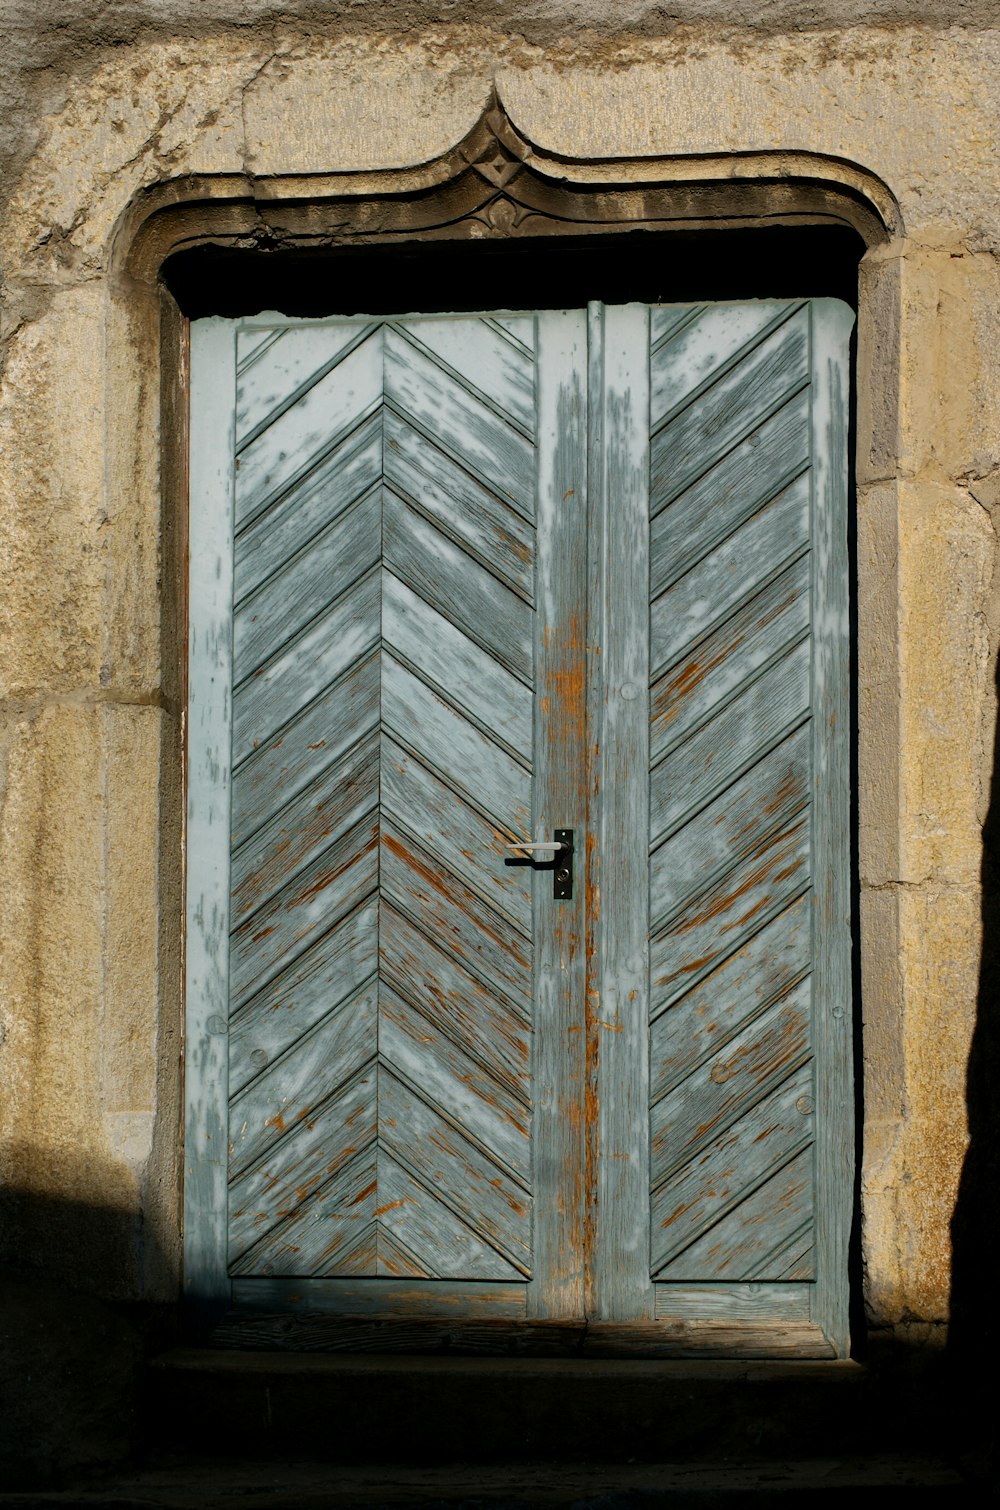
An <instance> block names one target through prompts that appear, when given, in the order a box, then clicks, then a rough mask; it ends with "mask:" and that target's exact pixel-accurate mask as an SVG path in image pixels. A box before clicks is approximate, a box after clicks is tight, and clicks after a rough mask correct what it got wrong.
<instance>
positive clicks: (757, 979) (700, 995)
mask: <svg viewBox="0 0 1000 1510" xmlns="http://www.w3.org/2000/svg"><path fill="white" fill-rule="evenodd" d="M811 910H812V909H811V904H810V898H809V897H808V895H807V896H804V897H800V898H799V900H798V901H797V902H793V903H792V905H791V906H790V907H788V908H786V910H785V911H784V912H782V913H780V914H779V915H778V916H777V917H776V918H773V919H772V920H771V922H770V923H768V924H767V925H766V926H765V927H764V928H762V929H761V930H760V932H759V933H755V934H754V935H753V937H752V938H750V939H748V940H747V942H746V943H745V944H744V945H743V947H742V948H741V949H737V950H736V952H735V954H730V955H729V956H728V958H726V959H725V960H724V961H723V963H722V964H721V965H719V966H718V967H717V968H716V969H715V970H713V971H712V972H711V974H709V975H706V976H704V977H703V978H702V979H701V980H700V981H699V982H698V984H697V985H696V986H694V987H693V989H691V990H686V987H687V984H688V982H687V981H685V982H684V984H683V986H682V988H681V992H680V993H678V994H677V996H676V999H675V1000H674V1004H673V1005H672V1006H670V1007H669V1009H668V1010H666V1009H665V1003H664V998H663V995H662V994H660V995H658V994H657V993H656V992H655V991H654V993H653V1012H654V1016H653V1021H652V1023H651V1025H650V1062H651V1066H652V1074H651V1076H650V1096H651V1098H652V1099H653V1100H654V1101H655V1100H659V1098H660V1097H661V1096H663V1095H665V1094H666V1093H667V1091H669V1090H670V1089H672V1087H673V1086H675V1085H677V1084H678V1083H679V1082H680V1081H681V1080H683V1079H684V1078H685V1077H686V1076H687V1075H689V1074H690V1073H691V1071H692V1070H693V1069H695V1068H696V1066H697V1065H699V1064H700V1063H701V1062H702V1061H703V1060H706V1059H708V1058H709V1057H710V1055H711V1054H713V1053H715V1052H716V1051H718V1050H721V1049H722V1047H723V1046H724V1045H725V1044H726V1043H728V1042H729V1040H730V1039H731V1038H732V1037H733V1036H734V1035H735V1034H736V1033H738V1032H739V1030H740V1028H742V1027H743V1026H744V1024H745V1023H747V1022H748V1021H750V1019H752V1018H754V1017H757V1016H758V1015H759V1014H760V1012H761V1011H763V1009H764V1008H765V1007H767V1006H769V1005H770V1004H771V1002H773V1001H777V1000H778V999H779V998H780V997H782V996H784V994H785V993H786V992H787V991H788V990H790V989H791V987H792V986H793V985H794V984H795V982H796V981H798V980H801V979H803V978H804V977H805V976H806V975H807V974H808V973H809V962H810V960H811V958H812V940H811V937H810V925H811V921H812V919H811ZM654 968H655V967H654ZM668 1000H669V998H668Z"/></svg>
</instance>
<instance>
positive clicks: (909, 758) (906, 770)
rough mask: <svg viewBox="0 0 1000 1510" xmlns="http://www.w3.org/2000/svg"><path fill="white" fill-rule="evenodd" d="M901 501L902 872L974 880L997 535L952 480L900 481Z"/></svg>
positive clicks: (916, 878)
mask: <svg viewBox="0 0 1000 1510" xmlns="http://www.w3.org/2000/svg"><path fill="white" fill-rule="evenodd" d="M899 508H900V516H899V579H898V580H899V597H900V603H901V605H902V613H901V615H900V621H899V639H900V647H901V665H900V677H901V724H900V750H901V759H900V788H899V793H900V808H901V811H900V814H899V819H898V822H899V829H900V834H901V842H900V854H899V875H898V879H899V880H900V881H904V882H908V883H914V882H926V881H932V880H933V881H935V882H937V883H939V884H945V883H963V884H966V885H976V884H978V881H979V871H980V863H981V853H980V849H981V844H980V840H981V822H982V818H981V811H982V787H983V784H984V781H985V780H988V775H987V770H988V767H987V766H986V765H985V764H984V761H985V760H988V758H989V749H987V748H984V740H986V739H987V734H988V731H987V730H984V729H983V727H982V714H983V710H984V708H986V707H987V706H988V704H989V701H990V697H991V693H992V689H991V686H990V646H989V638H988V634H987V626H986V621H985V618H984V612H983V607H984V604H985V602H986V595H987V591H988V589H989V587H990V582H991V577H992V572H993V562H994V553H995V547H996V540H995V535H994V532H993V526H992V523H991V521H990V519H989V516H988V515H987V514H986V512H985V510H984V509H983V508H982V507H981V506H980V505H979V504H977V503H976V502H975V500H974V499H973V498H971V497H970V496H969V494H968V493H967V492H965V491H964V490H961V489H958V488H955V487H954V486H951V487H945V486H941V485H939V484H937V483H928V482H909V481H907V482H902V483H900V484H899ZM886 648H887V650H888V649H889V647H888V646H887V647H886ZM990 743H991V742H990Z"/></svg>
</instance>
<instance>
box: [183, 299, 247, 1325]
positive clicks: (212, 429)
mask: <svg viewBox="0 0 1000 1510" xmlns="http://www.w3.org/2000/svg"><path fill="white" fill-rule="evenodd" d="M235 348H236V327H235V325H233V324H232V322H230V321H227V320H199V321H196V322H195V323H194V324H193V325H192V327H191V421H190V431H191V520H190V534H189V539H190V555H191V574H190V589H189V602H190V605H191V610H192V611H191V612H190V613H189V631H188V635H189V637H188V713H187V801H188V823H187V848H186V864H187V995H186V1000H187V1015H186V1027H185V1038H184V1053H185V1084H186V1097H187V1111H186V1120H185V1145H184V1164H185V1173H186V1178H185V1182H184V1234H185V1244H184V1292H185V1295H186V1296H187V1298H188V1300H189V1302H190V1305H191V1314H192V1320H193V1323H194V1325H195V1326H196V1327H197V1328H199V1329H201V1328H204V1327H207V1326H209V1325H210V1324H211V1322H212V1321H213V1319H214V1318H215V1317H216V1316H217V1315H218V1314H219V1313H220V1312H221V1311H223V1310H225V1308H226V1306H227V1304H228V1299H229V1281H228V1279H227V1276H226V1212H227V1196H226V1188H227V1187H226V1165H227V1129H228V1120H227V1105H226V1100H227V1081H228V1048H229V1040H228V1015H229V829H230V768H231V762H230V740H231V720H232V695H231V687H232V597H233V496H234V487H233V477H234V469H233V448H234V444H235V383H236V349H235Z"/></svg>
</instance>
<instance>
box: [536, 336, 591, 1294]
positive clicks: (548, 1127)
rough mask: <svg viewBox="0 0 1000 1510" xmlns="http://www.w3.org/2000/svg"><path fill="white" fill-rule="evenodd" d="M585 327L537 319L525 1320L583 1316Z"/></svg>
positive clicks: (585, 583) (585, 589)
mask: <svg viewBox="0 0 1000 1510" xmlns="http://www.w3.org/2000/svg"><path fill="white" fill-rule="evenodd" d="M586 351H587V322H586V316H585V314H584V312H583V311H582V310H580V311H567V312H564V311H551V312H547V313H544V314H541V315H539V316H538V322H537V353H538V377H537V383H538V399H537V403H538V484H537V508H538V513H537V523H538V559H537V575H536V604H537V614H536V625H537V630H536V663H535V694H536V695H535V751H536V757H535V759H536V764H535V810H534V832H535V835H536V837H537V838H539V839H549V838H551V837H552V831H553V829H555V828H572V829H573V830H574V831H575V835H576V839H575V842H576V845H577V853H576V856H575V862H576V863H575V874H576V883H575V885H574V893H573V898H572V900H570V901H567V900H563V901H556V900H554V898H553V896H552V873H551V871H549V870H547V869H539V870H538V871H536V873H535V877H534V886H535V895H534V905H535V960H536V971H537V984H536V999H535V1000H536V1014H537V1016H536V1022H537V1025H538V1026H537V1034H536V1039H535V1061H534V1076H535V1086H536V1104H535V1105H536V1109H535V1123H534V1143H535V1182H534V1188H535V1267H534V1273H535V1275H536V1276H537V1277H536V1279H535V1280H534V1282H533V1283H532V1285H531V1287H530V1290H529V1295H528V1307H529V1315H531V1316H548V1317H579V1316H580V1315H581V1313H582V1309H583V1275H584V1254H583V1239H584V1233H583V1194H584V1190H583V1177H584V1115H583V1114H584V1104H585V1095H584V1087H585V1081H584V1073H585V1059H584V1054H585V1035H584V1013H583V994H584V981H585V932H584V929H585V913H584V906H585V890H586V888H585V886H584V847H585V842H586V840H585V832H584V826H585V822H586V778H585V717H586V706H585V683H586V643H585V633H586V628H585V626H586V593H587V536H586V518H587V394H586V373H587V358H586Z"/></svg>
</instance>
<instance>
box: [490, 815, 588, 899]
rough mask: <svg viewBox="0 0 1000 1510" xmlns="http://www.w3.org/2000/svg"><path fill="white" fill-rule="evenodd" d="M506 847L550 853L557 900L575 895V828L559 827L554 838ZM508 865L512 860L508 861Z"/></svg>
mask: <svg viewBox="0 0 1000 1510" xmlns="http://www.w3.org/2000/svg"><path fill="white" fill-rule="evenodd" d="M504 849H516V850H519V851H520V853H521V854H534V853H541V854H549V855H551V856H552V858H553V869H552V895H553V897H554V898H555V900H556V901H557V902H559V901H567V900H569V899H570V898H572V896H573V830H572V829H571V828H557V829H556V831H555V837H554V838H552V839H536V840H534V841H532V842H531V843H528V842H527V841H525V842H523V843H520V844H505V845H504ZM506 863H507V864H508V865H510V864H511V861H510V860H508V861H507V862H506Z"/></svg>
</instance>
